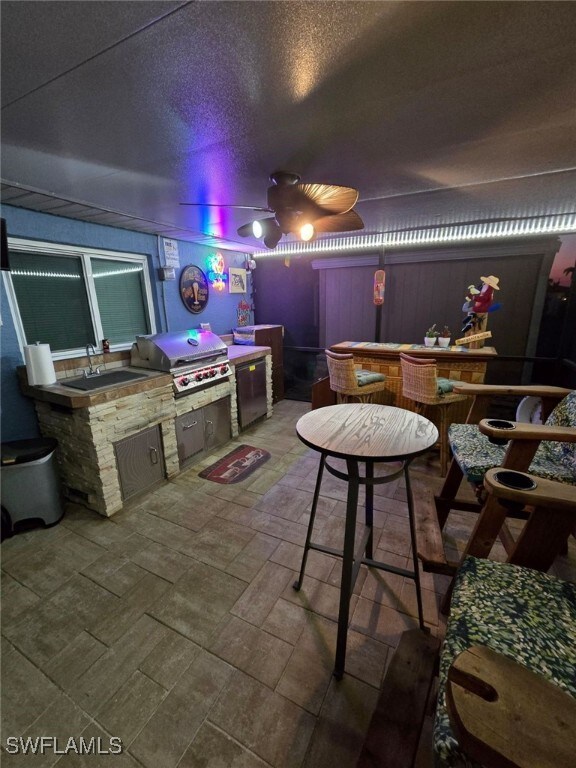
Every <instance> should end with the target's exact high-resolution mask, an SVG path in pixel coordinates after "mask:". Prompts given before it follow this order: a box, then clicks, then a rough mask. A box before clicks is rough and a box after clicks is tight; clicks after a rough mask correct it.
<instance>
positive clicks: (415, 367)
mask: <svg viewBox="0 0 576 768" xmlns="http://www.w3.org/2000/svg"><path fill="white" fill-rule="evenodd" d="M400 364H401V366H402V394H403V395H404V397H406V398H408V399H409V400H414V401H415V402H417V403H424V404H426V405H435V404H437V403H438V402H439V399H440V398H439V397H438V366H437V365H436V360H430V359H427V358H420V357H411V356H410V355H405V354H404V353H403V352H401V353H400Z"/></svg>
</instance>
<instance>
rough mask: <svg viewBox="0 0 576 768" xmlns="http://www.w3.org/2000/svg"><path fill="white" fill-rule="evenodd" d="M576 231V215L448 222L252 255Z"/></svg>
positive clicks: (361, 249) (384, 246)
mask: <svg viewBox="0 0 576 768" xmlns="http://www.w3.org/2000/svg"><path fill="white" fill-rule="evenodd" d="M575 231H576V214H574V213H567V214H558V215H553V216H546V217H538V216H534V217H533V218H526V219H522V220H520V221H513V220H508V221H498V222H488V223H479V224H457V223H456V224H448V225H446V226H445V227H440V228H430V229H426V228H425V227H423V228H422V229H413V230H411V231H404V232H402V231H398V232H387V233H386V232H384V233H379V234H375V235H354V236H352V237H335V238H333V239H325V240H316V241H315V242H312V243H306V244H303V243H300V242H296V243H285V244H282V245H279V246H278V247H277V248H274V250H261V251H256V252H255V253H253V254H252V255H253V256H254V257H260V256H292V255H296V254H304V253H327V252H328V253H335V252H337V251H369V250H374V249H375V248H393V247H401V246H409V245H427V244H434V245H438V244H442V243H457V242H462V241H473V240H489V239H493V240H498V239H502V238H505V237H526V236H535V235H555V234H561V233H562V232H575Z"/></svg>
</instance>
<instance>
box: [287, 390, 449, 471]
mask: <svg viewBox="0 0 576 768" xmlns="http://www.w3.org/2000/svg"><path fill="white" fill-rule="evenodd" d="M296 432H297V434H298V437H299V438H300V440H302V442H303V443H305V444H306V445H308V446H309V447H310V448H314V449H315V450H317V451H322V452H324V453H326V454H328V455H329V456H336V457H338V458H343V459H346V458H351V459H357V460H359V461H365V460H366V459H371V460H374V461H394V460H399V459H407V458H410V457H413V456H418V455H420V454H421V453H425V452H426V451H427V450H429V449H430V448H431V447H432V446H433V445H434V444H435V443H436V441H437V440H438V430H437V429H436V427H435V426H434V424H432V422H431V421H429V420H428V419H425V418H424V417H423V416H419V415H418V414H416V413H413V412H412V411H406V410H404V409H403V408H393V407H392V406H389V405H376V404H372V403H348V404H345V405H330V406H328V407H326V408H318V409H316V410H314V411H310V412H309V413H307V414H305V415H304V416H302V418H301V419H299V420H298V423H297V424H296Z"/></svg>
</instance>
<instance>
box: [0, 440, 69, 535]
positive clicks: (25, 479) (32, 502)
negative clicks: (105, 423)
mask: <svg viewBox="0 0 576 768" xmlns="http://www.w3.org/2000/svg"><path fill="white" fill-rule="evenodd" d="M57 447H58V441H57V440H54V439H52V438H50V437H38V438H32V439H30V440H13V441H11V442H6V443H2V470H1V473H0V477H1V490H2V539H5V538H7V537H8V536H10V535H11V534H12V532H13V529H14V526H15V525H16V523H19V522H21V521H22V520H35V519H36V520H40V521H41V522H43V523H44V525H46V526H49V525H55V524H56V523H58V522H59V521H60V520H61V518H62V516H63V514H64V508H63V505H62V496H61V492H60V480H59V477H58V471H57V467H56V457H55V451H56V448H57Z"/></svg>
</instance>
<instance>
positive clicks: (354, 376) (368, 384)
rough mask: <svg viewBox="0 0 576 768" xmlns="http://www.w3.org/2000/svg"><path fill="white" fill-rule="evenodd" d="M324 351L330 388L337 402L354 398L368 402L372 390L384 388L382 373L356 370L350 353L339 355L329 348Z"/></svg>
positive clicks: (350, 400) (378, 390)
mask: <svg viewBox="0 0 576 768" xmlns="http://www.w3.org/2000/svg"><path fill="white" fill-rule="evenodd" d="M324 351H325V353H326V362H327V363H328V373H329V374H330V389H331V390H332V391H333V392H336V395H337V399H338V402H339V403H347V402H353V400H354V398H356V399H357V400H358V401H359V402H361V403H370V402H372V395H373V394H374V392H381V391H382V390H383V389H385V385H384V381H385V380H386V377H385V376H384V375H383V374H382V373H373V372H372V371H359V370H356V369H355V368H354V357H353V355H351V354H349V355H348V354H347V355H340V354H338V353H337V352H331V351H330V350H329V349H326V350H324Z"/></svg>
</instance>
